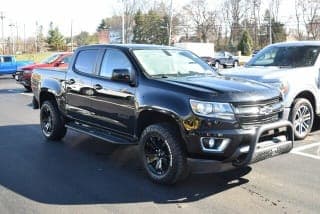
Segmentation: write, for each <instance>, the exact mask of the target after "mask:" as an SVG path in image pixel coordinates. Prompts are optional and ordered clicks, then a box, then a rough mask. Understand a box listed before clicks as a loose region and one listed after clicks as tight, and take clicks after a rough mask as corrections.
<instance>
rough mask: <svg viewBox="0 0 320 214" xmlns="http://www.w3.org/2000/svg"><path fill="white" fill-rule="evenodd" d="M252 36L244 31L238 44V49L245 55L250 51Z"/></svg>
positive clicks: (249, 53)
mask: <svg viewBox="0 0 320 214" xmlns="http://www.w3.org/2000/svg"><path fill="white" fill-rule="evenodd" d="M252 43H253V42H252V38H251V36H250V34H249V32H248V31H244V32H243V34H242V37H241V39H240V42H239V44H238V49H239V50H240V51H241V53H242V54H243V55H245V56H249V55H251V53H252Z"/></svg>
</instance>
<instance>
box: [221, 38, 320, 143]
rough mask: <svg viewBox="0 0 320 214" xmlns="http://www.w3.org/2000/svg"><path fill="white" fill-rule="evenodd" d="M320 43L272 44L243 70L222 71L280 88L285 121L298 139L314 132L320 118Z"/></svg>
mask: <svg viewBox="0 0 320 214" xmlns="http://www.w3.org/2000/svg"><path fill="white" fill-rule="evenodd" d="M319 53H320V41H306V42H285V43H277V44H273V45H269V46H267V47H265V48H264V49H262V50H261V51H259V52H258V54H257V55H255V56H254V57H253V58H252V59H251V60H250V61H249V62H248V63H247V64H246V65H245V66H244V67H243V68H235V69H230V70H225V71H221V72H222V73H223V74H224V75H227V76H236V77H241V78H246V79H251V80H256V81H260V82H263V83H267V84H271V85H273V86H275V87H278V88H279V89H280V90H281V91H282V93H283V95H284V107H285V111H284V115H283V117H284V118H285V119H288V120H290V121H292V123H293V125H294V134H295V137H296V139H304V138H305V137H306V136H307V135H308V134H309V133H310V131H311V130H312V126H313V123H314V119H315V115H320V75H319V73H320V57H319Z"/></svg>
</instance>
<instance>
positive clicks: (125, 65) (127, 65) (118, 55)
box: [100, 49, 132, 79]
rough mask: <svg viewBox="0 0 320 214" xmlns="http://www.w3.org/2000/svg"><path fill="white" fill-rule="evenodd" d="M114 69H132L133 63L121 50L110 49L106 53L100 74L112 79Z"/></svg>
mask: <svg viewBox="0 0 320 214" xmlns="http://www.w3.org/2000/svg"><path fill="white" fill-rule="evenodd" d="M114 69H128V70H129V71H131V70H132V64H131V62H130V61H129V59H128V58H127V56H126V55H125V54H124V53H123V52H122V51H120V50H116V49H108V50H107V51H106V53H105V54H104V57H103V61H102V65H101V72H100V76H102V77H106V78H109V79H111V77H112V72H113V70H114Z"/></svg>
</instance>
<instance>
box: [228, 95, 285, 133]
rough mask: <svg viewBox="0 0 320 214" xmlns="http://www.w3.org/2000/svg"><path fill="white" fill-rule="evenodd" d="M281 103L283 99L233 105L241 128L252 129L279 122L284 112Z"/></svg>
mask: <svg viewBox="0 0 320 214" xmlns="http://www.w3.org/2000/svg"><path fill="white" fill-rule="evenodd" d="M281 101H282V98H281V97H276V98H274V99H269V100H263V101H258V102H242V103H233V107H234V109H235V113H236V117H237V119H238V121H239V123H240V125H241V127H242V128H251V127H258V126H261V125H263V124H267V123H273V122H276V121H279V120H280V119H281V118H282V112H283V105H282V102H281Z"/></svg>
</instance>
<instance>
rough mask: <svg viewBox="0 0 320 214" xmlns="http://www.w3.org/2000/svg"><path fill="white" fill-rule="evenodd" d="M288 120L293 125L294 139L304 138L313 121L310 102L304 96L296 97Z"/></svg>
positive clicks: (309, 130)
mask: <svg viewBox="0 0 320 214" xmlns="http://www.w3.org/2000/svg"><path fill="white" fill-rule="evenodd" d="M290 120H291V122H292V124H293V127H294V137H295V139H297V140H302V139H304V138H306V137H307V135H308V134H309V133H310V132H311V130H312V126H313V121H314V111H313V107H312V104H311V103H310V102H309V101H308V100H307V99H304V98H299V99H296V100H295V101H294V104H293V109H292V112H291V115H290Z"/></svg>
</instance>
